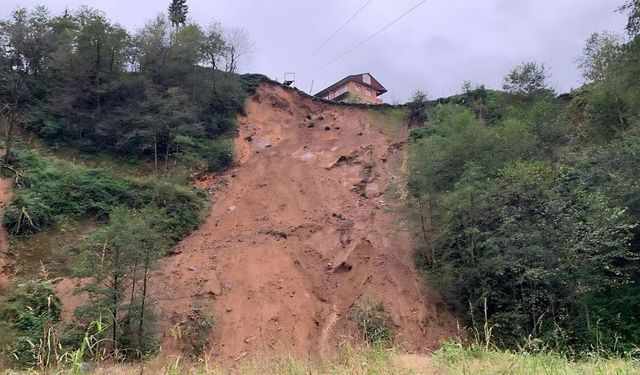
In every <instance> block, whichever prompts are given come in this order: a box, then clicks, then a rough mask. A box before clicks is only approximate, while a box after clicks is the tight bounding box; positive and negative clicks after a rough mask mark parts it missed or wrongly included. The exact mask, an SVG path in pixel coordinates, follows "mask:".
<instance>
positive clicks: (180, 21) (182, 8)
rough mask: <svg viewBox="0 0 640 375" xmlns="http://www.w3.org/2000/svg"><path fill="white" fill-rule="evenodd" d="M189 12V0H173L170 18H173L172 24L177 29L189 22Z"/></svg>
mask: <svg viewBox="0 0 640 375" xmlns="http://www.w3.org/2000/svg"><path fill="white" fill-rule="evenodd" d="M187 13H189V6H188V5H187V0H171V4H169V20H171V25H172V26H173V27H175V28H176V31H178V30H179V29H180V26H181V25H184V24H185V23H186V22H187Z"/></svg>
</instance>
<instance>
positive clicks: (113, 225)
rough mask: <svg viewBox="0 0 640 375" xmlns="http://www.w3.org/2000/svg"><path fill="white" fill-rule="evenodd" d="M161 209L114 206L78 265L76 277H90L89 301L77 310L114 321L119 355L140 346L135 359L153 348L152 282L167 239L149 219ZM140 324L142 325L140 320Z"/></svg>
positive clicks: (111, 334)
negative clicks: (149, 336)
mask: <svg viewBox="0 0 640 375" xmlns="http://www.w3.org/2000/svg"><path fill="white" fill-rule="evenodd" d="M155 215H157V212H156V211H155V210H153V209H150V208H147V209H145V210H142V211H131V210H129V209H128V208H126V207H120V208H116V209H114V210H113V212H112V213H111V217H110V219H109V225H108V226H107V227H106V228H105V229H104V230H102V231H100V232H98V233H97V234H95V235H94V236H93V238H91V240H90V242H89V244H88V246H87V248H86V249H85V250H84V252H83V254H82V261H81V263H80V264H79V265H78V267H77V275H78V276H82V277H88V278H89V281H88V282H87V283H86V284H85V285H84V286H83V287H82V289H83V290H84V291H86V292H88V293H89V294H90V297H91V298H90V302H89V303H88V304H87V305H85V306H82V308H81V309H79V310H78V314H79V315H80V316H82V315H83V314H90V315H91V319H93V318H95V317H97V316H99V315H101V314H103V316H104V317H106V318H105V320H106V321H107V322H108V324H109V328H110V332H109V341H110V342H111V344H112V346H111V349H112V351H113V352H114V353H116V354H118V353H124V354H127V351H130V350H131V349H135V350H136V355H135V356H136V357H138V356H139V354H140V353H144V351H145V350H148V349H149V348H148V347H146V345H148V342H146V341H147V340H145V338H146V333H145V327H146V326H147V325H148V324H147V323H146V322H145V319H147V318H148V314H149V302H148V288H147V285H148V280H149V277H150V271H151V268H152V267H153V265H154V262H155V260H156V259H157V258H158V257H159V255H160V254H159V251H158V250H159V249H162V248H163V247H164V246H165V245H164V243H165V241H166V239H164V238H160V237H159V236H158V234H157V232H156V231H154V230H153V229H152V227H151V226H150V223H151V222H153V221H154V220H155V219H153V217H154V216H155ZM135 323H137V324H135Z"/></svg>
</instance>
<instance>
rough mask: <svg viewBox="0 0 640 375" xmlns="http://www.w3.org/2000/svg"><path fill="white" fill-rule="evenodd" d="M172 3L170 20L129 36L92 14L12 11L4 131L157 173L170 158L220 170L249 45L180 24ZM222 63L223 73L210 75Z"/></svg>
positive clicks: (4, 31) (6, 42)
mask: <svg viewBox="0 0 640 375" xmlns="http://www.w3.org/2000/svg"><path fill="white" fill-rule="evenodd" d="M178 3H179V4H176V5H175V6H172V7H175V8H176V12H177V13H176V14H172V15H171V17H172V18H171V23H170V22H169V19H167V18H165V17H163V16H159V17H158V18H156V19H155V20H153V21H151V22H149V23H148V24H147V25H145V27H144V28H142V29H141V30H140V31H139V32H137V33H136V34H130V33H129V32H128V31H127V30H125V29H124V28H122V27H121V26H120V25H118V24H115V23H112V22H110V21H109V20H108V19H107V18H106V17H105V16H104V14H103V13H101V12H100V11H97V10H95V9H91V8H86V7H81V8H79V9H77V10H76V11H74V12H65V13H63V14H61V15H58V16H51V15H50V14H49V12H48V11H47V10H46V9H45V8H41V7H40V8H36V9H35V10H33V11H29V10H26V9H18V10H16V11H15V12H14V13H13V14H12V17H11V19H8V20H5V21H2V23H0V40H2V43H3V46H4V48H2V49H0V72H1V73H2V74H0V108H2V109H3V110H2V114H3V115H4V117H5V118H6V120H7V122H8V123H9V125H10V126H11V127H13V126H15V125H19V124H22V125H24V126H25V127H26V129H28V130H30V131H32V132H33V133H35V134H37V135H38V136H40V137H41V138H42V139H44V140H46V141H48V142H49V143H51V144H69V145H72V146H75V147H77V148H79V149H80V150H81V151H84V152H91V153H95V152H103V153H105V152H106V153H110V154H113V155H117V156H122V157H136V158H150V159H153V160H154V162H155V165H156V170H158V169H164V170H165V171H166V170H167V169H169V168H175V166H176V165H179V164H178V163H179V160H181V161H182V162H186V163H187V165H186V167H193V166H195V167H198V168H200V169H210V170H216V171H217V170H219V169H220V168H223V167H225V166H226V165H228V164H229V163H230V161H231V159H232V158H231V155H232V149H231V147H230V146H229V143H228V142H224V141H221V140H223V139H226V138H229V136H231V135H232V134H233V132H234V130H235V115H236V113H237V112H239V111H242V108H243V103H244V99H245V98H246V96H247V95H248V93H249V90H250V88H249V87H248V85H247V84H246V83H245V82H244V81H243V80H242V78H241V77H240V76H238V75H237V74H235V73H234V69H236V66H237V65H238V61H237V60H238V58H239V56H238V55H237V51H238V50H239V49H240V48H241V47H242V46H240V45H238V44H239V43H245V44H246V43H249V42H248V39H244V40H237V39H233V38H231V37H228V38H227V37H225V34H224V31H223V30H222V29H221V28H220V27H219V26H218V25H214V26H212V27H210V28H209V29H207V30H206V31H205V30H203V28H202V27H200V26H199V25H197V24H190V23H186V24H185V20H184V17H185V15H184V14H182V13H184V12H186V8H185V5H184V2H178ZM171 24H173V25H174V26H176V27H175V29H173V28H172V27H171ZM180 26H182V27H180ZM234 30H236V29H234ZM236 31H237V30H236ZM236 34H237V33H234V34H233V35H236ZM231 50H233V53H232V52H231ZM229 59H234V61H233V62H228V61H227V60H229ZM222 63H225V65H226V66H227V67H228V68H227V70H226V71H217V69H216V67H217V66H218V65H222ZM10 137H11V136H9V139H8V140H7V143H8V144H9V143H10V141H11V139H10ZM209 150H213V151H210V152H206V151H209Z"/></svg>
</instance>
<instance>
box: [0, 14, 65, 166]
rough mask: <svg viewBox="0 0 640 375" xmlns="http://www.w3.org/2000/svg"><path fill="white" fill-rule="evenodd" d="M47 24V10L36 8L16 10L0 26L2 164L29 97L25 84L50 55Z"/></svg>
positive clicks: (51, 42) (48, 27)
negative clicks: (5, 127) (5, 126)
mask: <svg viewBox="0 0 640 375" xmlns="http://www.w3.org/2000/svg"><path fill="white" fill-rule="evenodd" d="M48 20H49V18H48V11H47V9H46V8H44V7H38V8H36V9H35V10H34V11H33V12H29V11H27V10H26V9H24V8H19V9H17V10H16V11H14V12H13V14H12V16H11V20H8V21H2V22H0V42H1V43H2V49H1V51H0V53H1V55H2V56H1V57H0V63H1V64H2V66H1V67H0V73H2V78H0V84H1V85H2V87H0V91H1V92H0V115H1V116H2V117H4V119H5V120H6V122H7V123H8V128H7V134H6V142H5V155H4V161H5V163H6V162H8V161H9V158H10V156H11V143H12V140H13V130H14V127H15V126H16V124H17V123H18V122H20V121H21V120H20V119H21V116H22V114H23V112H24V110H25V108H24V107H25V103H26V102H27V101H28V100H29V98H30V95H31V92H30V90H29V87H28V85H27V81H28V80H29V79H30V77H31V76H32V75H38V74H40V73H41V72H42V67H43V65H44V62H45V61H46V59H47V58H48V57H49V55H50V54H51V52H52V45H53V37H52V30H51V27H50V25H49V23H48Z"/></svg>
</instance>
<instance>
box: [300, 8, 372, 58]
mask: <svg viewBox="0 0 640 375" xmlns="http://www.w3.org/2000/svg"><path fill="white" fill-rule="evenodd" d="M372 1H373V0H368V1H367V2H366V3H365V4H364V5H363V6H361V7H360V9H358V10H357V11H356V12H355V13H354V14H353V15H352V16H351V18H349V19H348V20H347V22H345V23H344V24H342V26H340V27H339V28H338V30H336V31H335V32H334V33H333V34H331V36H330V37H329V38H327V40H325V41H324V42H323V43H322V44H321V45H320V47H318V49H316V50H315V51H313V53H312V54H311V57H313V56H315V55H316V53H318V51H320V50H321V49H322V47H324V46H326V45H327V43H329V42H330V41H331V40H332V39H333V38H334V37H335V36H336V35H338V33H339V32H340V31H342V29H344V28H345V27H346V26H347V25H348V24H349V23H350V22H351V21H353V19H354V18H356V16H357V15H358V14H360V13H361V12H362V11H363V10H364V8H366V7H367V6H368V5H369V4H370V3H371V2H372Z"/></svg>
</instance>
